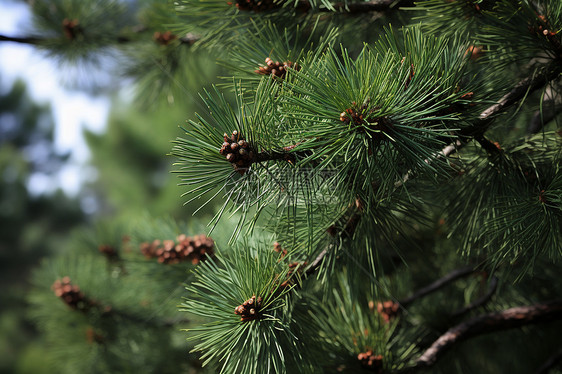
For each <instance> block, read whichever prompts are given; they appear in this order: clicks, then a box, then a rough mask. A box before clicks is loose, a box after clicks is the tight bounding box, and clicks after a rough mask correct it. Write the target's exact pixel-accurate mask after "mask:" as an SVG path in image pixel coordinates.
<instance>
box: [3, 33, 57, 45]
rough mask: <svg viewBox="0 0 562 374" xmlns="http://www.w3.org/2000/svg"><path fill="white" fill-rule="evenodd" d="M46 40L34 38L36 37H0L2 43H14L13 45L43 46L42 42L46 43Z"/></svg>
mask: <svg viewBox="0 0 562 374" xmlns="http://www.w3.org/2000/svg"><path fill="white" fill-rule="evenodd" d="M45 40H46V39H42V38H38V37H34V36H23V37H18V36H6V35H0V42H13V43H20V44H32V45H37V44H41V42H43V41H45Z"/></svg>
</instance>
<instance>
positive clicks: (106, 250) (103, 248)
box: [98, 244, 119, 260]
mask: <svg viewBox="0 0 562 374" xmlns="http://www.w3.org/2000/svg"><path fill="white" fill-rule="evenodd" d="M98 250H99V251H100V253H102V254H103V255H104V256H105V257H107V259H109V260H114V259H116V258H117V257H119V256H118V255H117V251H116V250H115V248H114V247H113V246H111V245H109V244H101V245H100V246H99V247H98Z"/></svg>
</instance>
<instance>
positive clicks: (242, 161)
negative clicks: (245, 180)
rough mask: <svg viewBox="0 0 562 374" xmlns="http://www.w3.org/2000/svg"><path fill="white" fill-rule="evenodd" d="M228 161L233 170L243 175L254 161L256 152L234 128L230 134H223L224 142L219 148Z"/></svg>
mask: <svg viewBox="0 0 562 374" xmlns="http://www.w3.org/2000/svg"><path fill="white" fill-rule="evenodd" d="M219 153H220V154H221V155H223V156H224V157H225V158H226V160H227V161H228V162H230V163H231V164H232V166H233V167H234V170H236V171H237V172H239V173H240V174H241V175H244V174H245V173H246V171H247V170H248V168H249V167H250V166H251V165H252V164H253V163H254V162H255V161H256V154H255V152H254V150H253V149H252V147H251V145H250V144H249V143H248V142H247V141H246V139H244V137H243V136H242V135H241V134H240V133H239V132H238V131H236V130H234V131H233V132H232V135H230V136H228V135H227V134H226V133H225V134H224V143H222V147H221V149H220V150H219Z"/></svg>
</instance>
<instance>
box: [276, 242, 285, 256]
mask: <svg viewBox="0 0 562 374" xmlns="http://www.w3.org/2000/svg"><path fill="white" fill-rule="evenodd" d="M273 251H274V252H277V253H279V254H281V258H283V257H285V256H286V255H287V250H286V249H283V247H281V244H279V243H278V242H275V243H273Z"/></svg>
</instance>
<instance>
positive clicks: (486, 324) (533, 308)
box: [414, 300, 562, 368]
mask: <svg viewBox="0 0 562 374" xmlns="http://www.w3.org/2000/svg"><path fill="white" fill-rule="evenodd" d="M559 319H562V300H556V301H551V302H547V303H543V304H536V305H530V306H520V307H514V308H510V309H507V310H504V311H501V312H495V313H489V314H484V315H481V316H477V317H474V318H472V319H469V320H467V321H464V322H462V323H460V324H458V325H457V326H455V327H452V328H451V329H449V330H448V331H447V332H446V333H444V334H443V335H441V336H440V337H439V338H438V339H437V340H436V341H435V342H434V343H433V344H432V345H431V347H429V348H428V349H427V350H426V351H425V352H424V353H423V354H422V355H421V356H420V357H419V358H418V359H417V360H416V365H415V367H414V368H418V367H428V366H432V365H434V364H435V363H436V362H437V360H438V359H439V358H441V356H443V355H444V354H445V353H446V352H447V351H448V350H449V349H450V348H451V347H453V346H454V345H455V344H457V343H459V342H461V341H463V340H466V339H469V338H472V337H474V336H478V335H483V334H488V333H491V332H494V331H500V330H507V329H512V328H517V327H521V326H525V325H530V324H535V323H544V322H549V321H553V320H559Z"/></svg>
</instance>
